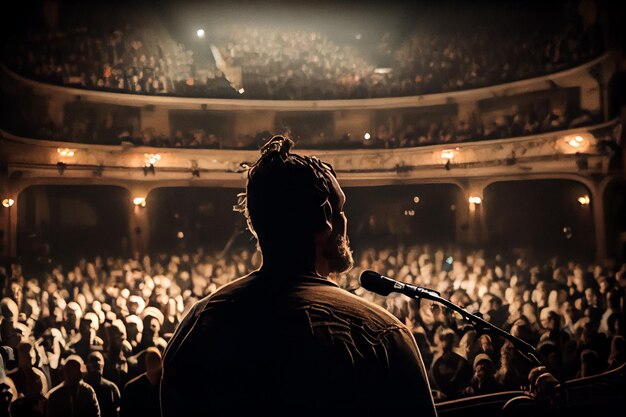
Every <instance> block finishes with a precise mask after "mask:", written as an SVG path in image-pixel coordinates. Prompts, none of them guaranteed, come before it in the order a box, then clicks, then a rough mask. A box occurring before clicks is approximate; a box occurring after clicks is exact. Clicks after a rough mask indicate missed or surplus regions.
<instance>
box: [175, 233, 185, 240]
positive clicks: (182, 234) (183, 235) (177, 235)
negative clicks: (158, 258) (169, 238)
mask: <svg viewBox="0 0 626 417" xmlns="http://www.w3.org/2000/svg"><path fill="white" fill-rule="evenodd" d="M176 237H177V238H179V239H182V238H184V237H185V234H184V233H183V232H178V233H177V234H176Z"/></svg>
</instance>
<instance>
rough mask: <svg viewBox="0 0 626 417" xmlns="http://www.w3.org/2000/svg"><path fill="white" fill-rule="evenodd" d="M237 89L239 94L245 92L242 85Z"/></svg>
mask: <svg viewBox="0 0 626 417" xmlns="http://www.w3.org/2000/svg"><path fill="white" fill-rule="evenodd" d="M237 91H239V94H243V93H245V92H246V90H244V89H243V87H241V88H240V89H239V90H237Z"/></svg>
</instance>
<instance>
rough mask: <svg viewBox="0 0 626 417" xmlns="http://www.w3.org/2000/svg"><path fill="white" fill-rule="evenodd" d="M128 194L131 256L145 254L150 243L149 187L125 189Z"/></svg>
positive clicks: (139, 186) (140, 186)
mask: <svg viewBox="0 0 626 417" xmlns="http://www.w3.org/2000/svg"><path fill="white" fill-rule="evenodd" d="M127 189H128V191H129V193H130V201H128V209H129V210H130V213H129V214H130V215H129V225H128V227H129V229H130V230H129V234H130V248H131V251H132V252H133V254H135V253H139V254H145V253H147V252H148V250H149V243H150V221H149V220H150V219H149V218H148V209H147V207H148V204H149V198H148V194H149V193H150V187H149V186H146V185H136V186H131V187H127Z"/></svg>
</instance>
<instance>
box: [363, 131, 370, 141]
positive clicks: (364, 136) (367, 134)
mask: <svg viewBox="0 0 626 417" xmlns="http://www.w3.org/2000/svg"><path fill="white" fill-rule="evenodd" d="M371 137H372V135H370V134H369V133H368V132H365V134H364V135H363V139H365V140H370V138H371Z"/></svg>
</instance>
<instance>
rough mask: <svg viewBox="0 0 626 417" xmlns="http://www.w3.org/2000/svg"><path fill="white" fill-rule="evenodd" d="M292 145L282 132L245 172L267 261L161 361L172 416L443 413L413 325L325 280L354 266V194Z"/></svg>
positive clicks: (224, 293) (205, 303)
mask: <svg viewBox="0 0 626 417" xmlns="http://www.w3.org/2000/svg"><path fill="white" fill-rule="evenodd" d="M292 145H293V142H292V141H291V140H290V139H285V138H283V137H281V136H275V137H273V138H272V139H271V140H270V141H269V142H268V143H267V144H266V145H265V146H264V147H263V148H262V155H261V157H260V158H259V160H258V161H257V162H256V163H255V164H254V165H253V166H252V167H251V169H250V170H249V171H248V183H247V187H246V199H245V200H243V199H242V201H243V202H242V204H241V206H242V207H241V209H242V211H243V212H244V214H245V215H246V217H247V219H248V224H249V226H250V230H252V231H253V233H254V234H255V236H256V238H257V240H258V244H259V246H260V249H261V252H262V254H263V265H262V267H261V268H260V269H259V270H257V271H255V272H253V273H251V274H249V275H247V276H245V277H243V278H240V279H239V280H236V281H234V282H232V283H230V284H228V285H226V286H224V287H222V288H221V289H219V290H218V291H217V292H215V293H214V294H212V295H211V296H209V297H206V298H204V299H202V300H200V301H199V302H198V303H197V304H196V305H195V306H194V307H193V308H192V309H191V311H190V312H189V314H188V315H187V316H186V317H185V318H184V320H183V321H182V322H181V324H180V326H179V327H178V329H177V330H176V333H175V334H174V336H173V338H172V340H171V341H170V343H169V344H168V347H167V349H166V351H165V357H164V360H163V366H164V369H163V379H162V380H161V407H162V412H163V415H164V416H165V417H168V416H181V415H185V416H194V415H226V414H227V415H243V413H244V412H249V413H250V412H252V413H254V415H270V414H275V415H279V414H280V415H286V414H287V413H291V414H294V415H296V414H297V415H306V414H309V413H311V414H313V413H314V414H316V415H323V414H328V413H331V414H336V413H338V412H340V411H342V410H345V411H347V410H349V411H350V414H353V415H356V414H359V415H385V414H390V413H391V412H392V411H394V410H410V411H411V413H413V414H415V415H419V416H429V415H431V416H432V415H435V409H434V405H433V399H432V396H431V393H430V387H429V383H428V380H427V377H426V371H425V368H424V364H423V362H422V359H421V356H420V353H419V350H418V348H417V345H416V343H415V340H414V338H413V336H412V334H411V331H410V330H409V329H408V328H407V327H406V326H405V325H404V324H402V323H401V322H400V321H399V320H398V319H396V318H395V317H393V316H392V315H391V314H390V313H388V312H387V311H385V310H384V309H382V308H380V307H378V306H376V305H374V304H371V303H369V302H366V301H364V300H362V299H360V298H359V297H357V296H354V295H352V294H350V293H348V292H346V291H344V290H342V289H340V288H339V286H338V285H337V284H335V283H334V282H333V281H331V280H329V279H328V276H329V274H330V273H333V272H342V271H346V270H348V269H350V268H351V267H352V264H353V259H352V253H351V250H350V248H349V245H348V239H347V235H346V227H347V222H346V217H345V214H344V212H343V206H344V203H345V195H344V193H343V191H342V190H341V187H340V186H339V183H338V182H337V179H336V175H335V173H334V171H333V169H332V167H331V166H330V165H328V164H326V163H324V162H321V161H320V160H318V159H317V158H314V157H306V156H300V155H296V154H291V153H290V152H289V150H290V148H291V146H292Z"/></svg>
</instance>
